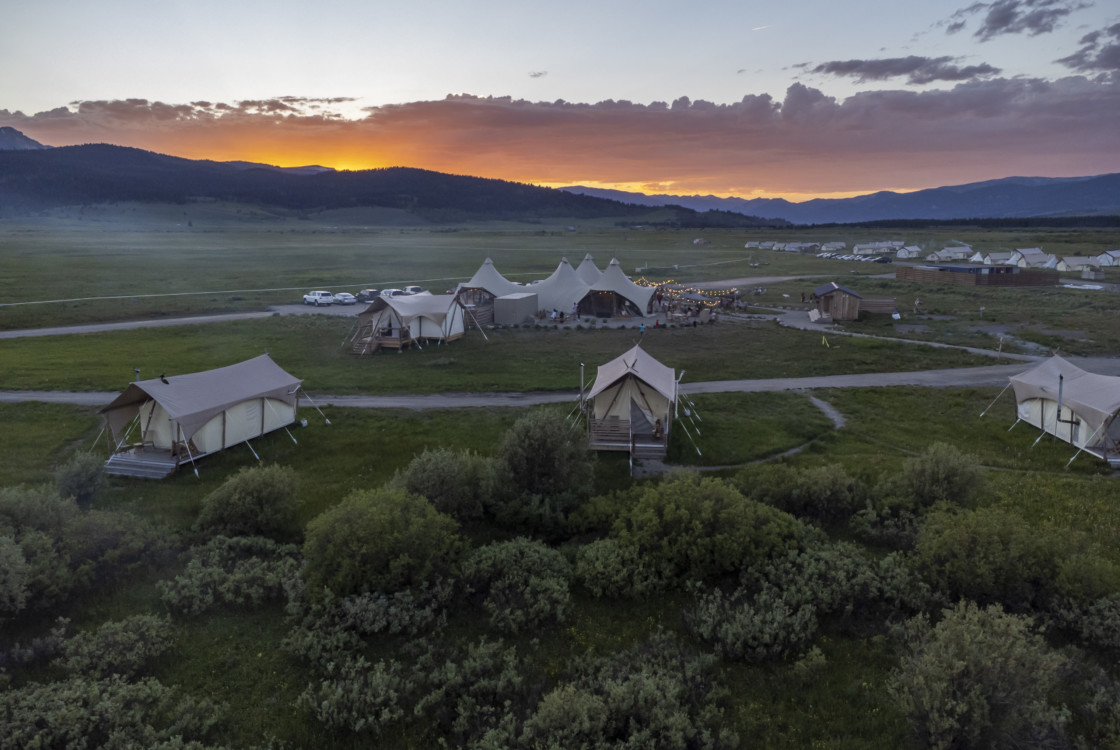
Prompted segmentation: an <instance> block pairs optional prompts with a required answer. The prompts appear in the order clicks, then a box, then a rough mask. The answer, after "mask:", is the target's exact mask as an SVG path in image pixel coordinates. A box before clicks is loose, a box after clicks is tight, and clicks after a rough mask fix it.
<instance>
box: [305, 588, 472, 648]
mask: <svg viewBox="0 0 1120 750" xmlns="http://www.w3.org/2000/svg"><path fill="white" fill-rule="evenodd" d="M296 580H297V581H298V579H296ZM291 583H292V584H295V583H296V581H292V582H291ZM299 588H300V587H299V586H298V585H290V586H289V597H290V598H289V601H288V614H289V615H290V616H291V617H292V618H293V619H294V620H295V621H296V624H295V625H294V626H293V628H292V630H291V632H289V634H288V636H287V637H286V638H285V639H284V644H283V645H284V648H285V649H287V650H288V651H289V652H291V653H293V654H295V655H296V656H299V657H301V658H304V659H307V660H309V661H310V662H312V663H313V664H317V665H320V666H322V665H325V664H328V663H330V662H331V661H333V660H336V659H338V658H340V655H343V654H345V653H346V652H355V653H356V652H359V651H360V650H361V649H362V648H364V646H365V640H366V639H368V638H369V637H370V636H373V635H378V634H387V635H405V636H409V637H416V636H418V635H421V634H427V633H431V632H434V631H436V630H439V629H440V628H442V627H443V626H444V625H445V624H446V622H447V605H448V603H449V602H450V601H451V597H452V595H453V593H454V586H453V585H452V583H451V582H450V581H445V580H437V581H435V582H434V583H433V584H431V585H429V584H427V583H424V584H421V585H420V586H418V587H417V588H415V589H404V590H403V591H398V592H396V593H394V594H391V595H385V594H378V593H365V594H357V595H354V596H348V597H345V598H341V599H336V598H334V597H327V598H326V600H325V601H322V602H308V601H306V599H305V598H304V596H303V592H301V591H298V590H297V589H299Z"/></svg>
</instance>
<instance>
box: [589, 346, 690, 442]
mask: <svg viewBox="0 0 1120 750" xmlns="http://www.w3.org/2000/svg"><path fill="white" fill-rule="evenodd" d="M676 400H677V381H676V374H675V373H674V371H673V368H671V367H667V366H666V365H663V364H661V363H660V362H658V361H657V360H656V359H654V358H653V357H652V356H650V355H649V354H648V353H647V352H646V351H645V350H644V349H642V348H641V346H640V345H635V346H634V348H632V349H630V350H629V351H627V352H626V353H625V354H623V355H622V356H620V357H616V358H615V359H612V360H611V361H610V362H607V363H606V364H605V365H600V366H599V369H598V371H597V373H596V375H595V382H594V383H593V384H592V386H591V390H590V391H588V393H587V395H586V397H585V400H584V403H585V409H586V411H587V417H588V428H589V445H590V447H591V448H592V449H594V450H618V451H631V452H632V453H638V452H642V453H646V454H647V455H658V456H664V455H665V450H666V447H667V446H668V444H669V427H670V425H671V424H672V421H673V410H674V408H675V405H676Z"/></svg>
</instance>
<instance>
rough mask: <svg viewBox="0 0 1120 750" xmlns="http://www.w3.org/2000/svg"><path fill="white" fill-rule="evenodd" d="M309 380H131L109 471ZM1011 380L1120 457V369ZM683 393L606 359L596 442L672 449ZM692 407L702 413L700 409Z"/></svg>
mask: <svg viewBox="0 0 1120 750" xmlns="http://www.w3.org/2000/svg"><path fill="white" fill-rule="evenodd" d="M301 386H302V381H301V380H300V379H299V378H296V377H294V376H293V375H291V374H290V373H288V372H286V371H285V370H283V369H282V368H281V367H280V366H279V365H277V364H276V363H275V362H273V361H272V359H271V358H270V357H269V356H268V355H267V354H264V355H261V356H259V357H255V358H253V359H249V360H246V361H245V362H241V363H238V364H234V365H229V366H228V367H222V368H218V369H216V370H208V371H205V372H198V373H191V374H186V375H172V376H170V377H165V376H161V377H159V378H154V379H151V380H142V381H137V382H135V383H131V384H129V386H128V387H127V388H126V389H125V390H124V391H123V392H122V393H121V394H120V395H119V396H117V398H115V399H114V400H113V401H112V402H111V403H110V404H109V405H108V406H106V407H105V408H104V409H102V410H101V411H102V414H103V416H104V418H105V421H106V424H107V427H108V429H109V431H110V435H111V438H112V441H113V444H114V446H115V447H114V451H113V455H112V456H111V457H110V459H109V461H108V462H107V464H106V466H107V471H108V472H109V473H113V474H122V475H127V476H140V477H162V476H166V475H168V474H170V473H171V472H173V471H174V470H175V469H176V468H177V467H178V466H179V465H180V464H182V463H189V464H194V462H195V461H197V460H198V459H200V458H202V457H203V456H206V455H210V454H212V453H216V452H218V451H221V450H225V449H227V448H231V447H235V446H239V445H242V444H244V445H247V446H248V447H249V449H250V450H252V446H251V444H250V441H251V440H253V439H255V438H257V437H260V436H262V435H265V434H267V433H270V432H273V431H276V430H281V429H283V430H287V429H288V428H289V427H290V426H291V425H293V424H294V423H295V422H296V421H297V418H298V417H297V413H298V408H299V404H300V395H301V393H302V387H301ZM1008 388H1013V389H1014V392H1015V397H1016V402H1017V407H1016V416H1017V421H1016V424H1017V423H1018V422H1024V423H1026V424H1029V425H1032V426H1034V427H1035V428H1037V429H1039V430H1040V431H1041V433H1040V436H1039V437H1040V438H1041V437H1042V435H1046V434H1050V435H1053V436H1055V437H1057V438H1058V439H1061V440H1063V441H1065V442H1067V443H1069V444H1071V445H1072V446H1074V447H1076V448H1077V449H1078V453H1080V452H1082V451H1084V452H1086V453H1089V454H1091V455H1093V456H1096V457H1097V458H1100V459H1103V460H1105V461H1108V462H1109V463H1110V464H1111V465H1112V466H1120V377H1113V376H1105V375H1097V374H1093V373H1089V372H1086V371H1084V370H1082V369H1080V368H1078V367H1076V366H1075V365H1073V364H1071V363H1070V362H1068V361H1066V360H1064V359H1062V358H1061V357H1057V356H1055V357H1051V358H1050V359H1048V360H1045V361H1043V362H1041V363H1039V364H1038V365H1036V366H1035V367H1033V368H1031V369H1029V370H1027V371H1025V372H1023V373H1021V374H1019V375H1016V376H1013V377H1012V378H1011V382H1010V383H1009V384H1008ZM1004 390H1006V388H1005V389H1004ZM997 398H998V397H997ZM680 399H681V396H680V393H679V378H678V377H677V375H676V372H675V371H674V370H673V369H672V368H670V367H668V366H666V365H664V364H662V363H661V362H659V361H657V360H656V359H655V358H654V357H652V356H651V355H649V354H648V353H647V352H645V351H644V350H643V349H642V348H641V347H640V346H634V347H633V348H632V349H630V350H628V351H626V352H625V353H624V354H622V355H621V356H619V357H616V358H615V359H613V360H611V361H610V362H608V363H606V364H604V365H602V366H600V367H599V368H598V372H597V375H596V378H595V381H594V382H593V383H592V385H591V387H590V389H588V390H587V391H586V392H585V391H584V390H583V388H582V387H581V392H580V402H579V404H580V407H581V409H582V411H583V413H584V414H585V416H586V419H587V428H588V445H589V447H590V448H592V449H593V450H614V451H626V452H629V453H630V455H631V458H632V459H633V458H642V457H651V458H663V457H664V456H665V455H666V451H667V448H668V445H669V437H670V433H671V430H672V429H673V425H674V420H675V419H676V418H677V417H678V403H679V401H680ZM993 403H994V402H993ZM687 406H689V407H691V404H688V405H687ZM989 408H991V407H989ZM986 411H987V410H985V412H986ZM685 414H686V415H687V416H688V417H689V418H692V419H695V415H694V409H692V408H686V409H685ZM981 416H983V415H981ZM680 426H681V427H682V429H683V431H684V432H685V434H686V436H687V437H688V438H689V439H690V440H694V436H693V434H692V432H694V431H697V430H698V427H699V425H698V424H696V422H695V421H694V422H693V429H692V430H691V431H690V430H689V429H688V428H687V426H685V424H684V423H683V422H682V423H680ZM289 435H290V436H291V432H290V431H289ZM292 440H293V441H295V437H294V436H292ZM1035 442H1037V440H1036V441H1035ZM254 455H255V452H254ZM1076 455H1077V454H1075V456H1074V457H1076ZM1072 460H1073V459H1072V458H1071V459H1070V461H1071V462H1072ZM196 471H197V469H196Z"/></svg>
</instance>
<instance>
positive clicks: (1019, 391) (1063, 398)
mask: <svg viewBox="0 0 1120 750" xmlns="http://www.w3.org/2000/svg"><path fill="white" fill-rule="evenodd" d="M1011 387H1012V388H1013V389H1014V390H1015V401H1016V416H1017V418H1018V420H1019V421H1022V422H1026V423H1027V424H1030V425H1034V426H1035V427H1037V428H1039V429H1040V430H1042V431H1043V432H1044V433H1049V434H1051V435H1054V436H1055V437H1057V438H1059V439H1060V440H1064V441H1065V442H1067V443H1069V444H1071V445H1073V446H1075V447H1076V448H1078V449H1079V450H1083V451H1085V452H1086V453H1089V454H1091V455H1094V456H1096V457H1097V458H1103V459H1105V460H1107V461H1108V462H1109V463H1111V464H1114V465H1120V416H1118V415H1120V377H1114V376H1110V375H1097V374H1095V373H1091V372H1086V371H1085V370H1082V369H1081V368H1080V367H1077V366H1076V365H1074V364H1072V363H1070V362H1068V361H1066V360H1064V359H1062V358H1061V357H1058V356H1054V357H1051V358H1050V359H1048V360H1045V361H1043V362H1040V363H1039V364H1037V365H1035V366H1034V367H1032V368H1031V369H1029V370H1027V371H1026V372H1023V373H1021V374H1019V375H1015V376H1013V377H1012V378H1011Z"/></svg>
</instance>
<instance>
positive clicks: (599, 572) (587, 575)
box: [575, 538, 661, 598]
mask: <svg viewBox="0 0 1120 750" xmlns="http://www.w3.org/2000/svg"><path fill="white" fill-rule="evenodd" d="M575 577H576V580H577V581H579V582H580V583H582V584H583V586H584V587H585V588H587V590H588V591H590V592H591V593H592V594H593V595H594V596H606V597H612V598H614V597H638V596H644V595H645V594H648V593H650V592H652V591H655V590H656V589H657V588H658V587H659V586H660V585H661V581H660V580H659V579H658V578H657V576H656V575H655V574H654V572H653V571H651V570H650V569H649V566H648V565H646V563H645V561H643V560H642V558H641V557H639V555H638V549H637V547H633V546H627V545H622V544H620V543H619V541H618V540H617V539H613V538H612V539H598V540H596V541H594V542H591V543H589V544H585V545H583V546H582V547H580V548H579V550H578V551H577V552H576V564H575Z"/></svg>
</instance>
